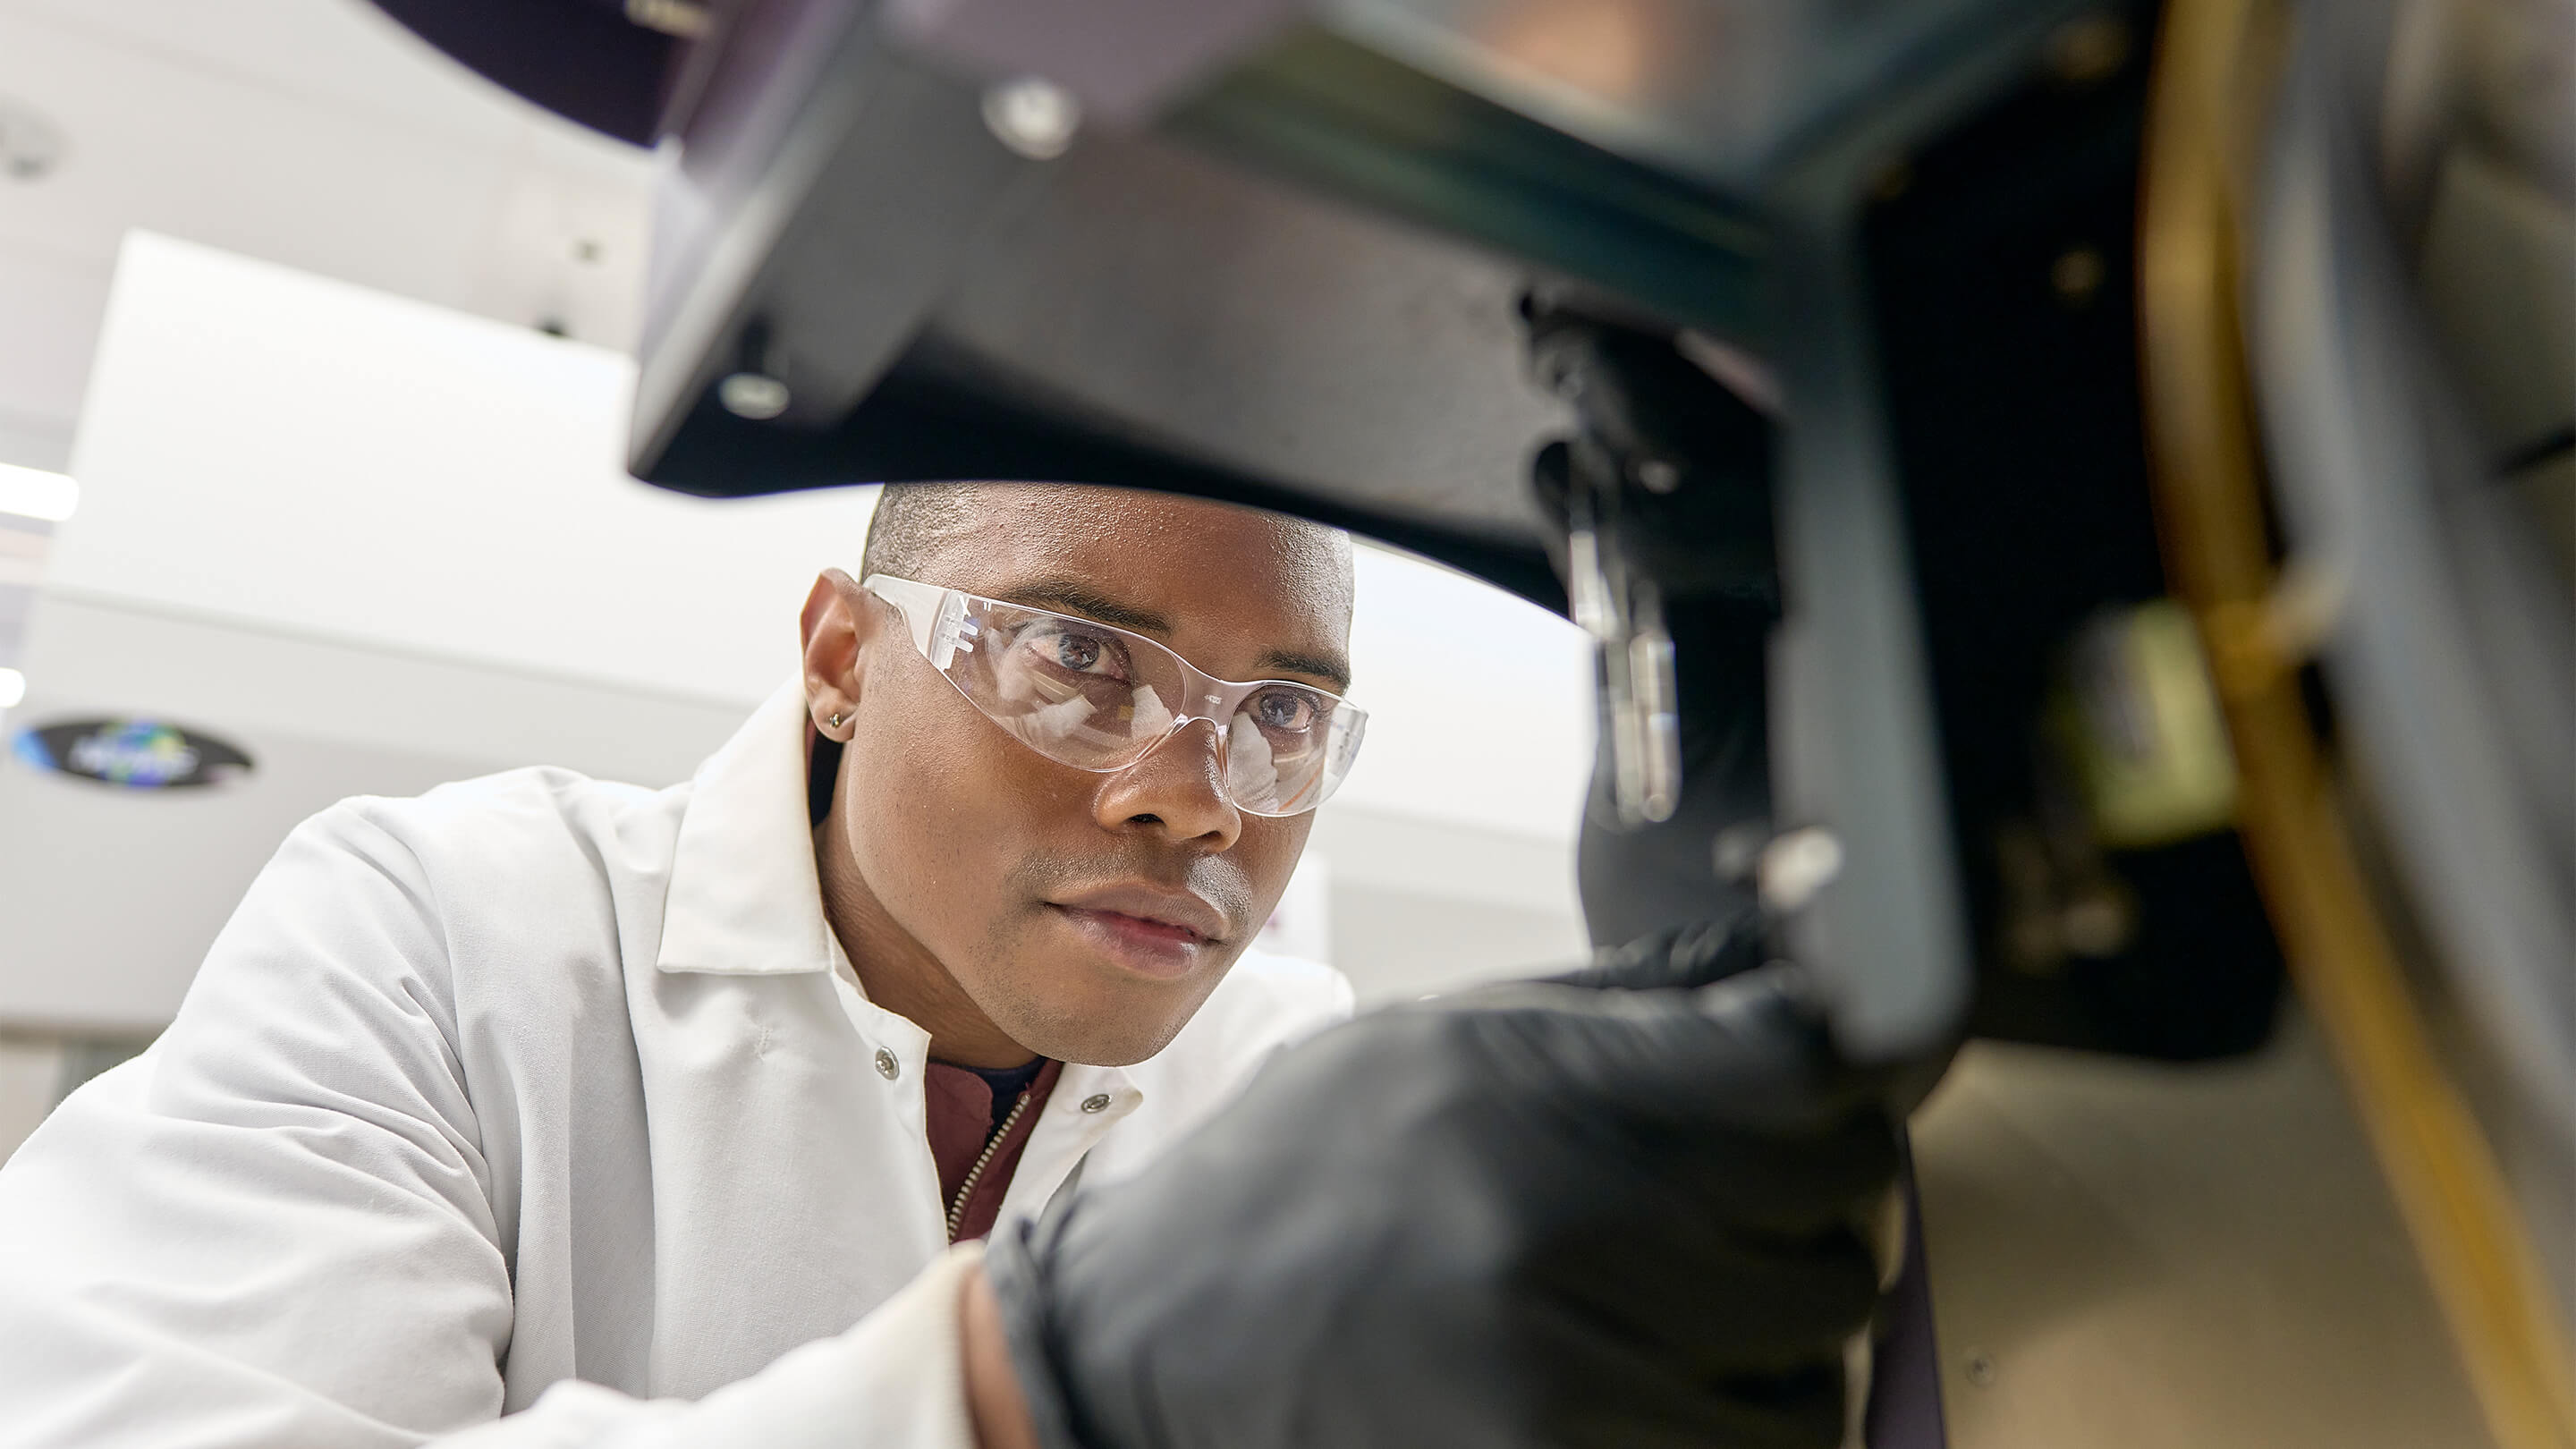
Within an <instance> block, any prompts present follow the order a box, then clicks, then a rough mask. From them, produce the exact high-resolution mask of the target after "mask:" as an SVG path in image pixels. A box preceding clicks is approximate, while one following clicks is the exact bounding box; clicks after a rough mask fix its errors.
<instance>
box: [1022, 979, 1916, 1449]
mask: <svg viewBox="0 0 2576 1449" xmlns="http://www.w3.org/2000/svg"><path fill="white" fill-rule="evenodd" d="M1748 942H1749V938H1748V937H1747V936H1746V935H1745V933H1743V932H1729V931H1722V930H1721V931H1710V930H1706V929H1698V930H1694V929H1692V928H1685V929H1683V930H1682V931H1679V932H1673V933H1667V934H1666V935H1665V936H1663V937H1661V938H1658V939H1657V940H1656V941H1654V942H1650V943H1648V944H1646V945H1643V946H1638V947H1631V948H1628V949H1627V950H1626V951H1625V952H1623V953H1618V954H1615V955H1613V956H1609V957H1605V958H1604V960H1603V961H1602V962H1601V963H1600V964H1598V965H1596V967H1594V968H1593V969H1592V970H1590V971H1587V972H1581V973H1577V974H1576V976H1575V977H1572V978H1561V979H1559V980H1558V981H1554V982H1543V983H1532V984H1528V985H1518V986H1507V987H1497V988H1489V989H1485V990H1481V991H1476V992H1470V993H1465V994H1462V995H1459V996H1455V997H1449V998H1442V999H1439V1000H1435V1001H1430V1002H1424V1003H1420V1004H1416V1005H1412V1006H1406V1007H1399V1008H1395V1009H1391V1010H1386V1011H1381V1012H1377V1013H1374V1014H1372V1015H1369V1016H1364V1017H1362V1018H1360V1019H1359V1020H1357V1021H1354V1022H1351V1023H1349V1024H1348V1025H1346V1026H1343V1027H1340V1028H1338V1029H1336V1030H1334V1031H1331V1032H1327V1033H1325V1034H1323V1035H1321V1036H1318V1037H1316V1038H1314V1039H1313V1040H1311V1041H1309V1042H1307V1043H1305V1044H1303V1045H1301V1046H1299V1047H1297V1048H1295V1049H1293V1050H1291V1051H1289V1052H1287V1053H1285V1054H1283V1055H1282V1056H1281V1057H1280V1058H1279V1059H1278V1060H1276V1061H1274V1062H1273V1063H1272V1064H1270V1065H1269V1066H1268V1067H1266V1068H1265V1069H1264V1070H1263V1071H1262V1072H1261V1073H1260V1074H1259V1075H1258V1076H1257V1077H1256V1078H1255V1080H1254V1081H1253V1082H1252V1084H1251V1085H1250V1087H1249V1088H1248V1089H1247V1090H1246V1091H1245V1093H1244V1095H1243V1096H1242V1097H1241V1098H1240V1099H1238V1100H1237V1101H1236V1102H1235V1103H1233V1104H1232V1105H1231V1106H1229V1107H1228V1108H1227V1109H1226V1110H1225V1111H1223V1112H1222V1113H1220V1114H1218V1116H1216V1117H1215V1118H1214V1119H1212V1120H1211V1121H1210V1122H1209V1123H1207V1124H1206V1125H1205V1126H1204V1127H1202V1128H1201V1129H1199V1130H1198V1131H1196V1132H1194V1133H1193V1134H1191V1135H1190V1136H1189V1137H1188V1138H1186V1139H1184V1140H1183V1141H1182V1142H1180V1143H1179V1144H1177V1145H1176V1146H1175V1147H1174V1148H1173V1149H1172V1150H1171V1151H1170V1152H1169V1153H1167V1154H1166V1155H1165V1156H1164V1157H1163V1158H1162V1159H1160V1160H1159V1161H1158V1162H1157V1163H1155V1165H1154V1166H1153V1167H1151V1168H1149V1169H1148V1170H1146V1171H1145V1172H1144V1173H1142V1174H1141V1175H1139V1176H1137V1177H1134V1178H1131V1179H1128V1180H1126V1181H1124V1182H1120V1183H1115V1184H1111V1185H1108V1186H1105V1187H1102V1188H1098V1189H1092V1190H1083V1191H1079V1192H1077V1193H1076V1194H1074V1196H1073V1197H1072V1198H1071V1199H1070V1200H1069V1201H1068V1202H1067V1203H1065V1204H1064V1205H1062V1206H1061V1207H1060V1208H1059V1209H1058V1210H1057V1211H1056V1212H1054V1213H1052V1214H1050V1215H1049V1216H1048V1217H1047V1218H1046V1219H1045V1220H1043V1221H1041V1222H1036V1223H1022V1224H1020V1225H1018V1226H1017V1227H1016V1228H1015V1229H1013V1230H1011V1231H1008V1232H1006V1233H1004V1234H1001V1235H999V1236H997V1237H996V1239H995V1240H994V1242H993V1243H992V1244H991V1245H990V1247H989V1248H988V1250H987V1253H986V1258H985V1268H986V1273H987V1275H988V1277H989V1279H990V1281H991V1284H992V1287H993V1290H994V1292H995V1295H996V1297H997V1299H998V1300H999V1302H1000V1305H1001V1309H1002V1314H1003V1321H1004V1331H1005V1333H1006V1335H1007V1336H1008V1338H1009V1339H1010V1343H1011V1356H1012V1360H1013V1363H1014V1365H1015V1367H1016V1369H1017V1371H1018V1376H1019V1378H1020V1381H1021V1389H1022V1391H1023V1393H1024V1394H1025V1395H1026V1397H1027V1398H1028V1400H1029V1407H1030V1411H1031V1416H1032V1418H1033V1420H1034V1421H1035V1423H1036V1425H1037V1428H1038V1433H1039V1437H1040V1439H1041V1440H1042V1441H1043V1442H1045V1443H1046V1444H1048V1445H1049V1446H1050V1449H1290V1446H1295V1449H1380V1446H1383V1449H1429V1446H1439V1445H1472V1446H1477V1449H1519V1446H1533V1449H1534V1446H1541V1445H1545V1446H1592V1445H1602V1446H1609V1445H1617V1446H1621V1449H1634V1446H1661V1445H1671V1446H1683V1445H1688V1446H1692V1449H1708V1446H1765V1449H1768V1446H1790V1445H1798V1446H1806V1445H1813V1446H1818V1449H1830V1446H1833V1445H1835V1444H1838V1443H1839V1442H1840V1441H1841V1437H1842V1432H1843V1371H1842V1359H1841V1349H1842V1344H1843V1342H1844V1341H1845V1339H1847V1338H1848V1337H1849V1336H1850V1335H1851V1334H1853V1333H1855V1332H1857V1331H1859V1330H1860V1329H1861V1328H1862V1327H1863V1326H1864V1325H1865V1323H1866V1322H1867V1320H1868V1317H1869V1314H1870V1312H1871V1309H1872V1307H1873V1305H1874V1303H1875V1301H1876V1295H1877V1286H1878V1284H1877V1279H1878V1273H1877V1267H1876V1265H1875V1263H1874V1261H1873V1259H1872V1256H1871V1253H1870V1250H1869V1248H1868V1246H1867V1245H1866V1243H1865V1242H1864V1240H1863V1237H1862V1234H1861V1232H1860V1231H1859V1230H1858V1228H1857V1227H1856V1224H1859V1223H1861V1222H1862V1221H1864V1220H1865V1216H1866V1213H1865V1210H1866V1209H1867V1207H1868V1206H1869V1205H1871V1204H1872V1203H1874V1202H1876V1201H1878V1200H1879V1199H1881V1198H1882V1197H1883V1195H1884V1194H1885V1192H1886V1190H1887V1188H1888V1187H1889V1185H1890V1183H1891V1182H1892V1181H1893V1179H1894V1175H1895V1172H1896V1170H1897V1148H1896V1140H1895V1127H1894V1123H1893V1121H1892V1119H1891V1117H1890V1115H1889V1113H1888V1111H1887V1109H1886V1107H1885V1106H1884V1104H1883V1102H1882V1101H1881V1100H1880V1097H1879V1095H1878V1093H1879V1090H1880V1084H1878V1083H1876V1082H1874V1081H1873V1080H1871V1079H1870V1078H1869V1077H1867V1076H1865V1075H1863V1074H1859V1073H1855V1072H1851V1071H1848V1070H1846V1069H1843V1068H1840V1067H1838V1066H1836V1065H1834V1059H1833V1057H1832V1055H1831V1053H1830V1050H1829V1049H1828V1047H1827V1046H1826V1044H1825V1042H1824V1039H1823V1035H1822V1033H1821V1031H1820V1030H1819V1028H1818V1025H1817V1021H1816V1017H1815V1013H1814V1012H1813V1010H1812V1009H1811V1008H1810V1007H1809V1006H1808V1004H1807V1003H1806V1002H1805V1001H1804V1000H1802V999H1801V993H1800V992H1799V990H1798V989H1797V982H1796V978H1795V976H1794V973H1793V971H1792V970H1791V968H1786V967H1782V966H1765V967H1760V968H1758V969H1754V970H1750V971H1744V972H1741V973H1740V974H1735V975H1733V976H1732V977H1731V979H1727V980H1724V981H1722V982H1719V983H1718V984H1715V985H1701V984H1696V983H1698V982H1702V981H1705V980H1708V979H1710V978H1713V977H1716V976H1720V975H1726V974H1727V973H1729V972H1732V971H1735V970H1736V968H1738V967H1740V966H1742V965H1743V964H1744V963H1745V961H1746V959H1747V952H1748V950H1751V949H1753V948H1752V947H1751V946H1750V945H1749V944H1748ZM1751 959H1758V956H1755V957H1753V958H1751ZM1576 982H1584V983H1588V984H1574V983H1576ZM1631 983H1633V984H1635V985H1637V986H1642V987H1645V988H1647V989H1625V987H1626V986H1627V985H1628V984H1631Z"/></svg>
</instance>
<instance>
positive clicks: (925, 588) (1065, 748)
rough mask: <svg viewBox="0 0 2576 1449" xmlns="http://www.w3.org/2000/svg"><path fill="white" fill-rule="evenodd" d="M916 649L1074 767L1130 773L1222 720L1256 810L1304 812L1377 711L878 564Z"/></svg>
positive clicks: (1220, 730) (1238, 779)
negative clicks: (1165, 747) (1218, 669)
mask: <svg viewBox="0 0 2576 1449" xmlns="http://www.w3.org/2000/svg"><path fill="white" fill-rule="evenodd" d="M861 587H863V588H865V589H866V590H867V591H868V592H869V593H872V594H874V595H876V596H877V597H878V598H881V599H883V600H885V601H886V602H887V603H889V604H892V605H893V606H894V607H895V610H896V612H898V613H900V614H902V615H903V618H904V622H905V623H906V624H907V625H909V626H910V627H911V630H912V642H913V647H915V648H917V649H919V650H920V651H921V656H922V657H923V658H924V659H927V660H929V661H930V667H931V668H933V669H936V670H938V671H939V672H940V673H941V674H942V675H944V676H946V677H947V680H948V682H949V683H950V684H953V685H955V686H957V692H958V693H960V694H962V695H964V696H966V699H967V702H968V703H970V704H972V705H974V706H975V707H976V708H977V709H979V710H982V711H983V712H984V716H985V718H987V719H990V720H991V721H992V722H993V723H995V724H997V725H1000V726H1001V727H1002V728H1003V729H1004V730H1006V731H1008V732H1009V733H1010V734H1011V735H1012V736H1013V737H1014V738H1016V739H1017V740H1019V742H1020V743H1022V744H1024V745H1027V746H1028V747H1029V748H1030V749H1033V750H1035V751H1037V752H1038V753H1039V754H1041V755H1044V756H1046V757H1047V758H1048V759H1050V760H1053V761H1055V762H1056V763H1058V764H1062V765H1071V766H1073V767H1074V768H1075V769H1077V770H1091V771H1095V772H1098V773H1101V774H1108V773H1111V772H1113V771H1117V770H1123V769H1125V768H1127V767H1128V766H1129V765H1132V764H1134V763H1136V762H1137V761H1138V760H1141V759H1143V758H1144V757H1145V755H1146V754H1147V753H1148V752H1149V751H1151V750H1152V749H1153V748H1154V747H1155V746H1156V745H1158V744H1161V743H1162V742H1163V741H1164V740H1165V739H1167V738H1169V737H1171V736H1172V735H1174V734H1176V733H1178V732H1179V731H1180V730H1181V729H1182V727H1184V726H1186V725H1188V724H1190V723H1191V722H1192V721H1195V720H1202V719H1203V720H1206V721H1208V722H1209V723H1211V724H1213V725H1214V726H1216V732H1217V742H1218V743H1217V752H1218V758H1219V761H1220V763H1221V765H1222V766H1223V776H1224V782H1225V793H1226V797H1227V799H1229V800H1230V801H1232V802H1233V804H1234V807H1235V808H1236V809H1238V810H1241V811H1243V812H1244V813H1245V814H1247V815H1266V816H1274V817H1275V816H1283V815H1302V814H1304V813H1306V812H1307V811H1309V810H1312V809H1314V808H1315V807H1316V806H1318V805H1320V804H1322V803H1324V800H1325V799H1326V798H1327V797H1328V796H1330V795H1331V794H1332V793H1333V790H1334V788H1335V787H1337V786H1339V785H1340V784H1341V783H1342V777H1343V776H1344V775H1346V774H1348V773H1349V772H1350V768H1351V759H1352V757H1353V756H1355V755H1357V754H1358V753H1359V749H1360V730H1361V728H1362V727H1363V726H1364V725H1366V724H1367V722H1368V715H1367V714H1366V712H1364V711H1362V710H1358V709H1354V708H1352V707H1351V706H1349V705H1347V704H1344V703H1343V702H1342V701H1341V698H1340V697H1339V696H1337V695H1334V694H1331V693H1328V692H1326V691H1324V690H1321V689H1317V688H1315V687H1314V686H1313V685H1311V684H1295V683H1291V682H1289V681H1287V680H1280V679H1263V680H1255V681H1254V682H1252V683H1249V684H1238V683H1235V682H1234V681H1232V680H1225V679H1218V678H1216V677H1214V676H1213V675H1210V674H1208V673H1206V672H1205V671H1203V670H1201V669H1199V668H1197V667H1196V666H1194V665H1192V664H1191V663H1190V662H1189V661H1188V660H1186V659H1183V658H1182V657H1181V656H1179V655H1178V654H1175V653H1173V652H1172V651H1171V650H1170V649H1168V648H1166V647H1165V646H1163V645H1161V644H1159V643H1156V642H1155V641H1154V640H1151V639H1148V638H1146V637H1145V636H1144V635H1142V634H1131V633H1129V632H1127V631H1126V630H1124V629H1117V628H1112V627H1111V626H1109V625H1107V624H1097V623H1094V622H1092V621H1091V620H1089V619H1082V618H1076V617H1074V616H1072V615H1069V614H1058V613H1053V612H1050V611H1048V610H1045V609H1032V608H1029V607H1028V606H1026V605H1023V604H1012V603H1006V602H1004V601H1002V600H1000V599H987V598H983V597H980V596H978V595H975V594H970V593H967V592H965V591H964V590H962V589H948V588H942V587H940V586H939V585H937V584H924V583H917V582H915V581H913V580H911V579H899V578H895V577H894V576H892V575H890V574H871V575H869V576H868V580H867V582H866V583H865V584H863V585H862V586H861Z"/></svg>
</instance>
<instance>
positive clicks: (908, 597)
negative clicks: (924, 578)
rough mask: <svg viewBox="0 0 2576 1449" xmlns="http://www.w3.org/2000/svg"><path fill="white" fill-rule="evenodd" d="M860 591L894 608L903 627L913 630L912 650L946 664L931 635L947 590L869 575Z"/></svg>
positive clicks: (946, 599)
mask: <svg viewBox="0 0 2576 1449" xmlns="http://www.w3.org/2000/svg"><path fill="white" fill-rule="evenodd" d="M859 587H860V588H863V589H865V590H867V591H868V592H869V593H871V594H874V595H876V596H877V597H878V598H881V599H883V600H885V601H886V602H887V603H889V604H892V605H894V606H895V609H896V611H897V612H899V613H901V614H902V615H903V622H904V625H905V627H906V628H909V629H910V630H911V631H912V647H913V648H915V649H918V650H920V651H921V653H922V657H923V658H926V659H928V660H930V661H931V663H932V664H934V665H940V666H943V667H944V665H945V661H943V660H941V659H940V658H939V657H938V654H937V653H934V652H933V651H932V649H931V636H932V635H933V633H935V632H936V631H937V629H938V628H939V616H940V614H941V613H942V611H943V608H942V606H944V605H945V604H946V603H947V601H948V592H949V591H948V590H946V589H944V588H941V587H940V586H939V585H937V584H925V583H919V582H916V581H915V580H912V579H899V578H896V577H895V576H894V575H892V574H870V575H868V578H867V582H865V583H863V584H861V585H859ZM942 652H944V651H942Z"/></svg>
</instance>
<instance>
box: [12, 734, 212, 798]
mask: <svg viewBox="0 0 2576 1449" xmlns="http://www.w3.org/2000/svg"><path fill="white" fill-rule="evenodd" d="M9 750H10V753H12V754H14V755H16V756H17V757H18V758H19V759H20V760H22V761H24V762H26V763H27V764H30V765H33V766H34V767H36V768H37V769H39V770H51V771H53V772H54V773H55V774H58V775H71V776H74V777H75V778H78V779H83V780H95V781H97V782H98V783H99V784H102V785H116V786H120V787H122V788H124V789H128V790H185V789H192V788H195V787H198V786H202V785H219V784H222V783H223V782H225V781H227V780H231V779H234V778H237V777H239V776H242V775H247V774H249V773H250V771H251V760H250V755H249V753H248V752H247V751H245V750H243V749H242V748H241V747H240V746H238V745H235V744H232V743H230V742H229V741H226V740H220V739H217V738H215V737H214V736H213V735H209V734H200V733H198V732H196V731H194V730H183V729H181V728H179V727H178V726H177V725H169V724H163V723H161V722H160V721H158V720H149V719H75V720H63V721H61V722H59V723H56V724H42V725H29V726H28V727H26V728H25V729H22V730H19V731H18V732H17V733H16V735H14V736H13V737H12V738H11V739H10V741H9Z"/></svg>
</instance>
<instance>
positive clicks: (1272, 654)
mask: <svg viewBox="0 0 2576 1449" xmlns="http://www.w3.org/2000/svg"><path fill="white" fill-rule="evenodd" d="M993 597H995V598H997V599H1007V600H1009V601H1010V602H1011V603H1014V604H1026V605H1028V606H1029V607H1031V608H1034V609H1055V610H1058V611H1060V612H1062V613H1067V614H1080V615H1081V616H1082V617H1084V618H1086V619H1091V620H1095V621H1097V622H1099V623H1103V624H1110V625H1114V626H1116V627H1118V628H1121V629H1133V630H1135V631H1136V632H1137V633H1139V634H1153V635H1157V636H1159V637H1161V638H1163V639H1165V640H1169V639H1170V638H1171V635H1172V621H1171V619H1170V618H1169V617H1168V616H1166V615H1163V614H1158V613H1156V612H1154V611H1153V610H1151V609H1140V608H1138V607H1136V606H1135V605H1133V604H1122V603H1120V602H1119V601H1118V600H1116V599H1113V598H1111V597H1109V596H1108V595H1107V594H1104V593H1102V592H1100V591H1099V590H1098V589H1095V588H1093V587H1091V586H1090V585H1088V584H1085V583H1081V582H1079V581H1077V580H1074V579H1065V578H1045V579H1032V580H1030V581H1028V582H1026V583H1019V584H1013V585H1010V586H1009V587H1007V588H1003V589H1000V590H997V591H996V592H995V593H994V595H993ZM1259 665H1260V667H1261V668H1262V669H1264V670H1277V671H1280V672H1282V673H1286V674H1306V675H1312V676H1314V677H1315V678H1317V679H1327V680H1330V681H1332V685H1333V692H1334V693H1336V694H1338V693H1341V692H1342V691H1344V690H1346V689H1349V688H1350V687H1351V666H1350V665H1349V663H1347V662H1346V661H1344V660H1343V659H1342V658H1341V656H1339V655H1335V654H1308V653H1306V652H1304V651H1302V650H1297V649H1271V650H1265V651H1264V652H1263V653H1262V656H1261V658H1260V661H1259Z"/></svg>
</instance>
